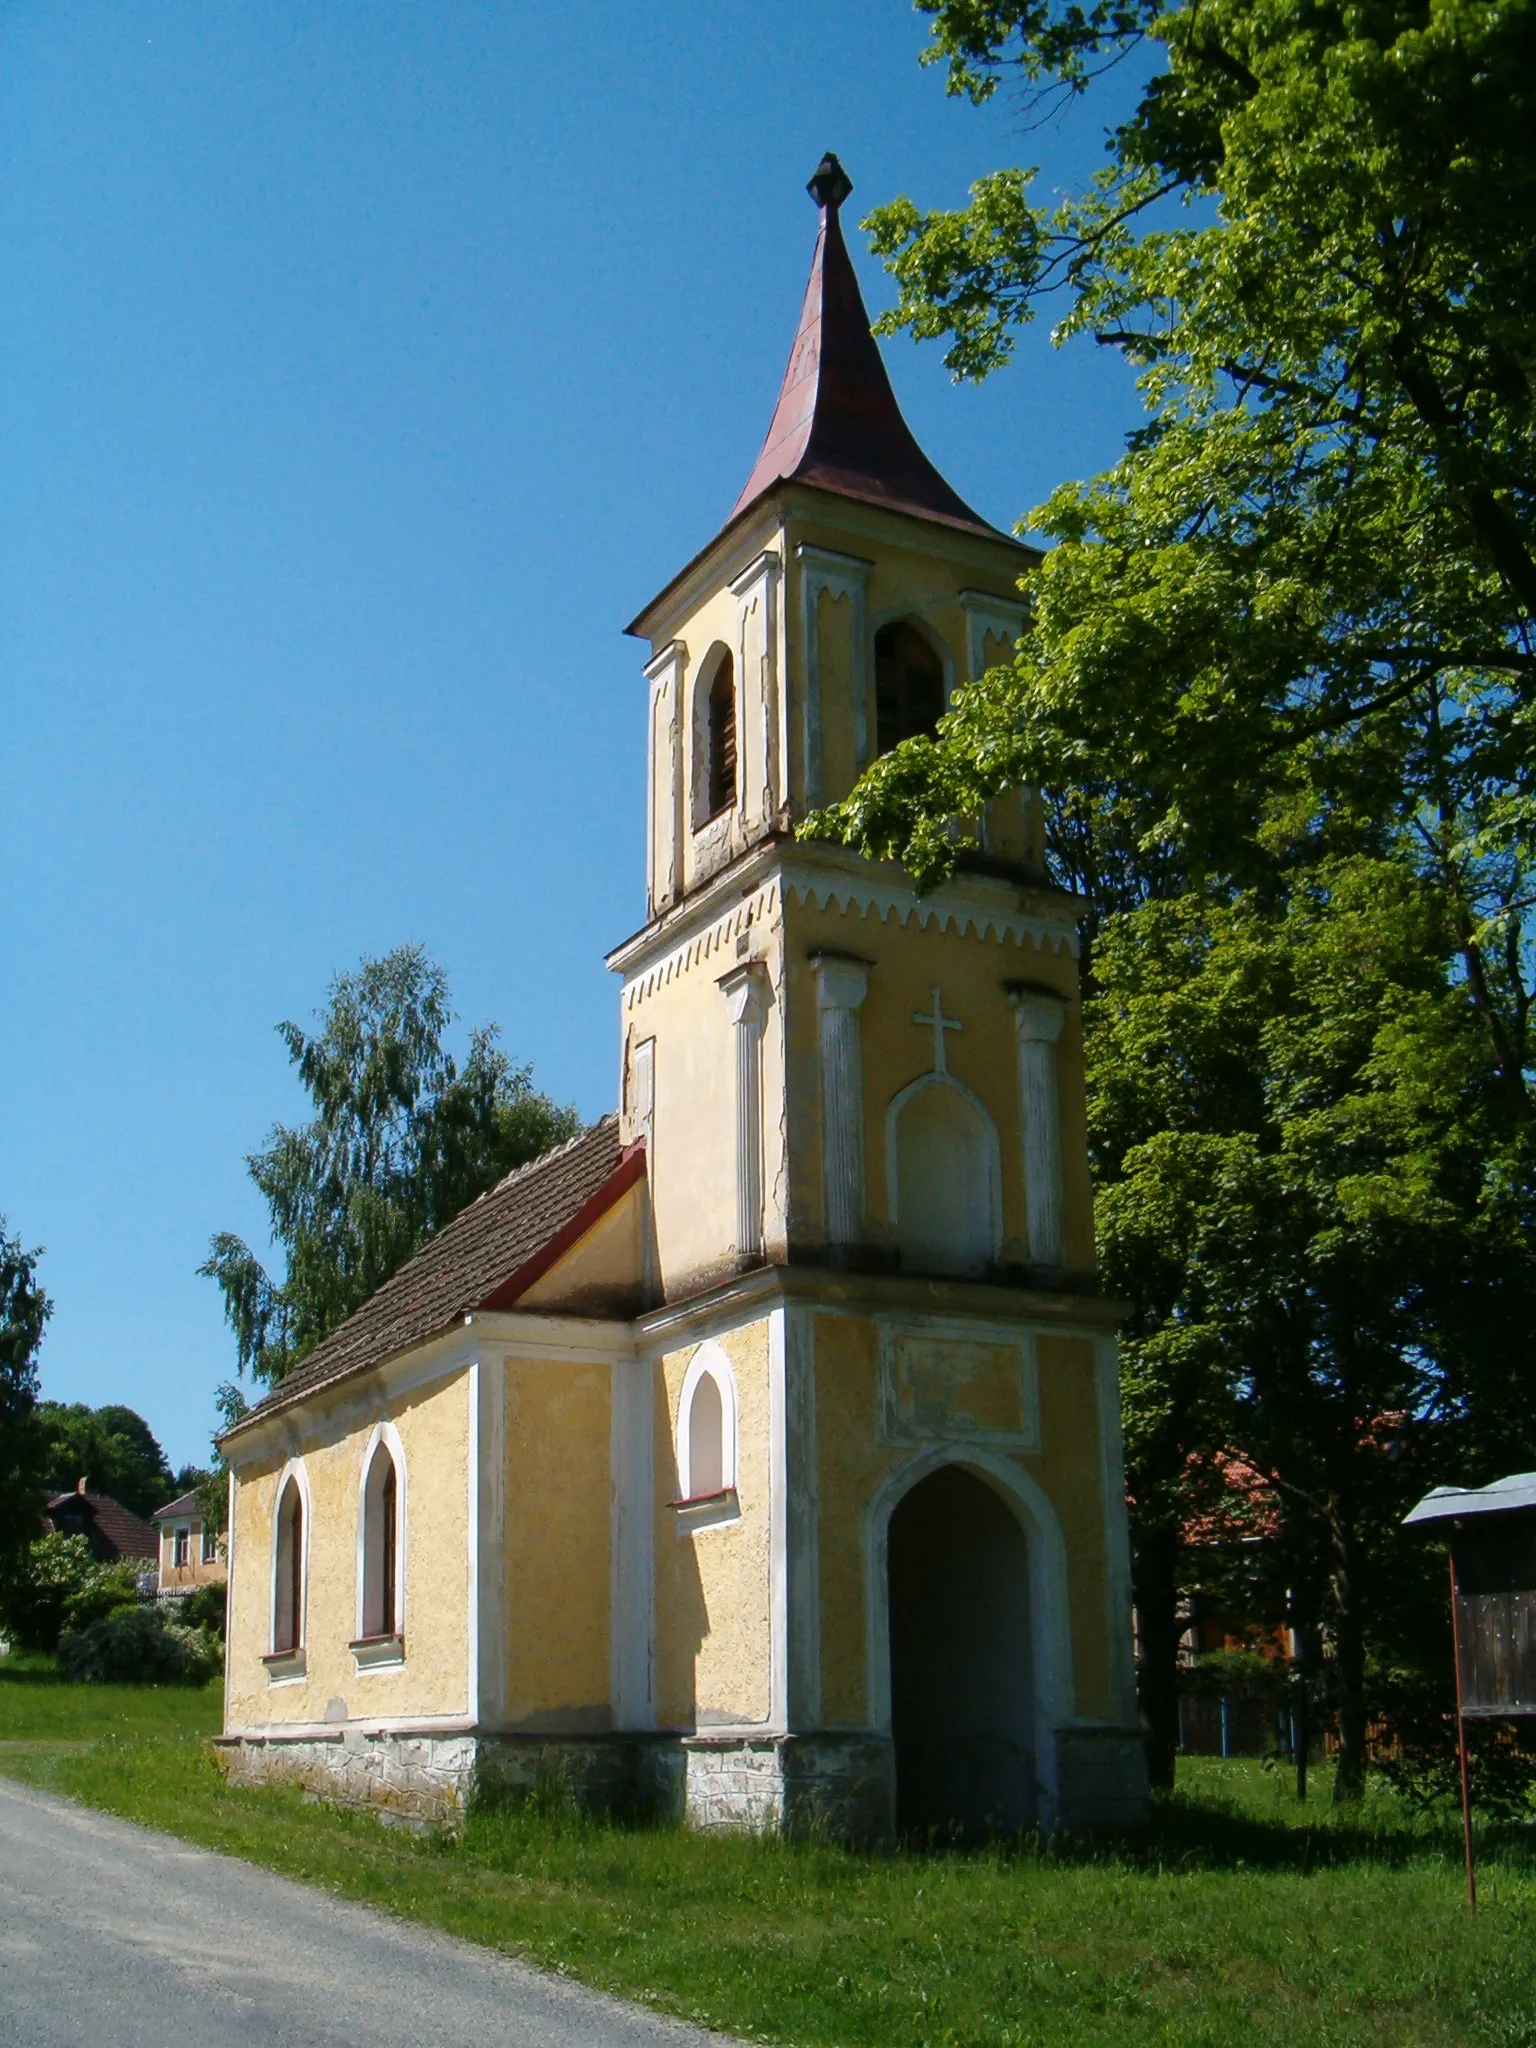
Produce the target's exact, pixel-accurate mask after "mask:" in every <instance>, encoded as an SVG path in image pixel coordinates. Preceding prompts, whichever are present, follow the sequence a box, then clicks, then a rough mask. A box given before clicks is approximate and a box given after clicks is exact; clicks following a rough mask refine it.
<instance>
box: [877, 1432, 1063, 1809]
mask: <svg viewBox="0 0 1536 2048" xmlns="http://www.w3.org/2000/svg"><path fill="white" fill-rule="evenodd" d="M887 1571H888V1575H889V1596H890V1643H891V1733H892V1737H893V1740H894V1743H895V1750H896V1824H897V1827H898V1829H899V1831H900V1832H901V1833H902V1834H903V1835H911V1836H917V1837H921V1838H925V1839H928V1838H931V1839H934V1840H939V1841H972V1842H973V1841H979V1840H983V1839H985V1838H986V1837H987V1836H989V1835H996V1834H1014V1833H1017V1832H1018V1830H1019V1829H1021V1828H1026V1827H1029V1826H1030V1825H1031V1824H1032V1823H1033V1822H1034V1821H1035V1819H1036V1818H1037V1809H1036V1798H1035V1754H1034V1749H1035V1686H1034V1666H1033V1658H1032V1655H1031V1632H1030V1621H1031V1617H1030V1599H1029V1549H1028V1544H1027V1542H1026V1539H1025V1535H1024V1531H1023V1529H1022V1528H1021V1527H1020V1525H1019V1522H1018V1519H1017V1517H1016V1516H1015V1515H1014V1513H1013V1511H1012V1509H1011V1508H1009V1507H1008V1506H1007V1504H1006V1503H1005V1502H1004V1501H1003V1500H1002V1498H1001V1497H1000V1496H999V1495H998V1494H997V1493H995V1492H994V1491H993V1489H992V1488H991V1487H990V1486H988V1485H987V1484H986V1483H985V1481H983V1480H981V1479H978V1478H977V1477H976V1476H975V1474H974V1473H972V1472H968V1471H966V1470H965V1469H964V1468H963V1467H962V1466H959V1465H945V1466H942V1467H941V1468H940V1469H939V1470H938V1471H937V1472H934V1473H931V1474H930V1475H929V1477H928V1478H926V1479H924V1480H921V1481H920V1482H919V1483H918V1484H917V1485H916V1486H914V1487H913V1488H912V1490H911V1492H910V1493H908V1494H907V1495H906V1496H905V1498H904V1499H903V1500H902V1501H901V1502H900V1503H899V1505H898V1506H897V1508H896V1510H895V1512H894V1514H893V1515H892V1516H891V1522H890V1533H889V1538H888V1543H887Z"/></svg>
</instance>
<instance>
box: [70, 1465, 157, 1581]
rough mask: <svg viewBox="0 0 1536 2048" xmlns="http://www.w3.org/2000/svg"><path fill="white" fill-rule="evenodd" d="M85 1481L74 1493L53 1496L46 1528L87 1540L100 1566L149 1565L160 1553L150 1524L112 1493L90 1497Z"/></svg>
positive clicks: (92, 1494) (91, 1495) (96, 1494)
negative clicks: (114, 1497) (141, 1519)
mask: <svg viewBox="0 0 1536 2048" xmlns="http://www.w3.org/2000/svg"><path fill="white" fill-rule="evenodd" d="M86 1485H87V1482H86V1481H85V1480H84V1479H82V1480H81V1481H80V1483H79V1485H78V1486H77V1487H76V1488H75V1490H74V1492H73V1493H55V1494H50V1495H49V1497H48V1501H47V1503H46V1505H45V1506H44V1509H43V1526H44V1527H45V1528H47V1529H57V1530H58V1532H59V1533H60V1535H63V1536H83V1537H84V1538H85V1540H86V1542H87V1543H89V1544H90V1546H91V1555H92V1557H94V1558H95V1560H96V1562H97V1563H98V1564H124V1563H127V1564H149V1565H151V1566H153V1564H154V1562H155V1557H156V1554H157V1552H158V1549H159V1544H158V1541H157V1539H156V1536H155V1532H154V1530H153V1529H152V1528H151V1527H150V1525H149V1523H148V1522H143V1521H140V1519H139V1517H138V1516H137V1515H136V1514H133V1513H132V1512H131V1511H130V1510H129V1509H128V1508H125V1507H124V1506H123V1504H122V1502H121V1501H115V1500H113V1498H112V1496H111V1495H110V1494H109V1493H88V1492H87V1491H86Z"/></svg>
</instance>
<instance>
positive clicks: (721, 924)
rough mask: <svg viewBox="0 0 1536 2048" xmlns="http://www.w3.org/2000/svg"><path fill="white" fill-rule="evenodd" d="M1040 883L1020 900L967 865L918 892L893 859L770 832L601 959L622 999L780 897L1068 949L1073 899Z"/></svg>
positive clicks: (769, 915) (669, 975)
mask: <svg viewBox="0 0 1536 2048" xmlns="http://www.w3.org/2000/svg"><path fill="white" fill-rule="evenodd" d="M1040 893H1041V895H1042V896H1046V897H1048V898H1049V899H1051V900H1052V906H1053V907H1052V908H1051V909H1046V908H1044V906H1043V905H1042V906H1041V907H1040V908H1036V907H1035V906H1033V905H1031V904H1028V903H1023V902H1021V901H1020V892H1019V890H1018V889H1017V888H1016V887H1014V886H1013V885H1012V884H1010V883H1007V882H1003V881H999V880H996V879H995V878H993V877H991V876H984V875H975V876H961V877H957V878H956V879H955V880H952V881H950V882H948V883H946V884H945V885H944V886H943V887H942V888H939V889H935V890H934V891H933V892H932V893H931V894H930V895H927V896H920V895H919V894H918V893H917V890H916V889H915V888H914V886H913V884H912V882H911V881H910V880H909V879H908V878H907V876H906V875H905V873H904V872H903V870H902V869H901V868H899V867H898V866H897V865H896V863H895V862H894V861H885V862H879V863H876V862H874V861H866V860H864V859H863V858H862V857H861V856H859V855H857V854H851V853H850V854H843V853H842V852H841V851H840V850H839V849H835V848H820V849H818V850H816V851H814V852H813V851H810V850H808V849H807V850H799V849H797V850H796V852H794V853H790V852H788V851H787V850H786V848H785V846H784V844H783V842H782V841H773V842H770V843H768V844H767V845H763V846H758V847H754V848H753V849H752V850H751V852H750V853H749V854H747V855H746V856H745V857H744V858H743V859H741V860H740V861H736V862H733V863H732V864H731V866H730V867H729V868H726V869H723V870H722V871H721V873H720V874H718V875H716V876H714V877H712V878H711V881H710V882H709V884H708V886H707V887H706V888H704V889H701V890H699V891H698V892H696V894H695V895H693V896H692V897H690V898H688V899H686V900H685V901H684V902H682V903H680V904H678V905H677V906H675V908H673V909H672V910H671V911H669V912H668V913H667V915H666V916H665V917H663V918H659V919H657V920H656V921H655V922H654V923H652V924H650V925H647V926H646V927H645V929H644V930H643V931H639V932H636V933H635V935H634V937H633V938H630V939H626V940H625V941H624V943H623V944H622V945H619V946H616V947H615V948H614V950H613V951H612V952H611V953H610V954H609V955H608V963H607V964H608V966H609V967H610V968H612V969H613V971H614V972H615V973H617V974H622V975H624V976H625V977H626V980H625V986H624V997H623V1000H624V1006H625V1008H626V1009H628V1008H631V1007H633V1005H634V1004H635V1003H636V1002H638V1001H640V1000H641V999H642V998H643V997H645V996H648V995H650V994H651V993H652V992H653V991H654V990H655V989H658V988H661V987H663V986H664V985H665V984H666V983H667V982H669V981H673V980H675V979H676V977H677V976H678V975H679V974H682V973H686V972H687V971H688V970H689V969H690V968H692V967H695V966H697V965H699V964H700V963H701V962H703V961H705V960H708V959H710V958H712V957H713V955H714V954H716V953H717V952H718V951H719V950H720V948H721V947H722V946H723V945H725V944H726V943H727V941H734V940H735V939H737V938H740V937H741V936H742V935H743V934H744V933H746V932H747V931H748V930H750V928H751V927H752V926H753V925H754V924H762V923H764V922H766V921H769V920H772V919H774V918H776V917H777V915H778V913H779V911H780V909H781V907H782V904H783V902H784V901H785V900H786V899H787V898H789V897H793V898H794V899H795V900H796V901H797V902H799V903H801V904H803V905H805V906H807V907H809V908H811V909H816V910H825V909H836V910H840V911H842V912H843V913H844V915H845V916H846V915H849V914H852V913H854V912H857V913H858V914H859V915H860V916H862V917H865V918H868V917H871V916H873V917H875V918H876V919H877V920H878V921H879V922H880V923H882V924H887V923H890V922H891V921H892V920H893V919H894V921H895V922H896V923H898V924H902V925H912V926H914V927H915V928H916V929H918V930H920V931H953V932H955V933H956V934H957V935H959V936H960V937H962V938H979V939H991V940H993V941H995V942H996V943H998V944H1013V945H1018V946H1023V945H1025V944H1030V945H1033V946H1034V948H1035V949H1036V950H1037V951H1038V952H1041V953H1067V954H1071V955H1072V956H1073V957H1074V958H1075V957H1076V954H1077V951H1078V941H1077V927H1076V922H1075V917H1074V910H1075V906H1076V904H1077V901H1078V899H1077V898H1076V897H1073V896H1069V895H1068V894H1067V893H1066V892H1065V891H1064V890H1042V891H1041V892H1040ZM1058 904H1059V906H1060V908H1059V909H1057V908H1055V905H1058ZM629 977H633V978H632V979H631V978H629Z"/></svg>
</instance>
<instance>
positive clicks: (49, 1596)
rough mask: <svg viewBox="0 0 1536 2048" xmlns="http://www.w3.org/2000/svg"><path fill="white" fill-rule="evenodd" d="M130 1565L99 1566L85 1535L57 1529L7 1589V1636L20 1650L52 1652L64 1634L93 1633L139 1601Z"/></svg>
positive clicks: (39, 1541) (33, 1549)
mask: <svg viewBox="0 0 1536 2048" xmlns="http://www.w3.org/2000/svg"><path fill="white" fill-rule="evenodd" d="M135 1586H136V1574H135V1570H134V1567H133V1566H132V1565H130V1564H97V1562H96V1560H95V1559H94V1558H93V1557H92V1556H91V1546H90V1544H89V1543H88V1542H87V1541H86V1539H85V1538H84V1537H83V1536H66V1535H63V1534H62V1533H61V1532H60V1531H58V1530H56V1529H53V1530H50V1531H49V1532H48V1534H47V1535H46V1536H39V1537H37V1538H36V1539H35V1540H34V1541H33V1542H32V1543H31V1545H30V1546H29V1547H28V1550H27V1554H26V1556H25V1558H24V1559H23V1560H22V1564H21V1569H20V1570H19V1571H18V1572H17V1573H16V1575H15V1577H14V1578H13V1579H12V1580H11V1581H10V1583H9V1584H8V1585H7V1586H6V1588H5V1602H4V1613H3V1617H0V1619H3V1621H4V1625H5V1632H6V1634H7V1635H8V1636H9V1637H10V1639H11V1641H12V1642H13V1643H14V1644H15V1645H16V1647H17V1649H19V1650H51V1649H52V1648H53V1647H54V1645H55V1644H56V1643H57V1642H58V1640H59V1635H60V1632H61V1631H62V1630H64V1629H66V1628H68V1629H82V1628H88V1627H89V1626H90V1624H91V1623H92V1622H95V1621H100V1620H101V1619H103V1617H105V1616H106V1615H108V1614H111V1613H113V1612H114V1611H115V1610H116V1609H118V1608H122V1607H131V1606H132V1605H133V1603H134V1599H135Z"/></svg>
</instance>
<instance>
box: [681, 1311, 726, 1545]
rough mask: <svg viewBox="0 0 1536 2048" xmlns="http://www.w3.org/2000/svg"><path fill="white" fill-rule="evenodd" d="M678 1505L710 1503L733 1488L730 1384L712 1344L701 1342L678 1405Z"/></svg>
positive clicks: (721, 1356) (719, 1353)
mask: <svg viewBox="0 0 1536 2048" xmlns="http://www.w3.org/2000/svg"><path fill="white" fill-rule="evenodd" d="M677 1464H678V1474H677V1476H678V1483H679V1501H680V1504H684V1505H686V1504H687V1503H688V1502H690V1501H703V1500H714V1499H717V1498H719V1497H720V1496H721V1495H723V1494H729V1493H733V1492H734V1490H735V1486H736V1382H735V1379H734V1377H733V1376H732V1373H731V1366H730V1361H729V1359H728V1358H727V1357H726V1355H725V1353H724V1352H723V1351H722V1350H721V1349H720V1346H719V1345H718V1344H701V1345H700V1346H699V1348H698V1350H697V1351H696V1352H695V1353H694V1354H693V1358H692V1360H691V1361H690V1363H689V1366H688V1372H687V1375H686V1377H685V1378H684V1380H683V1393H682V1400H681V1401H680V1403H679V1405H678V1431H677Z"/></svg>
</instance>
